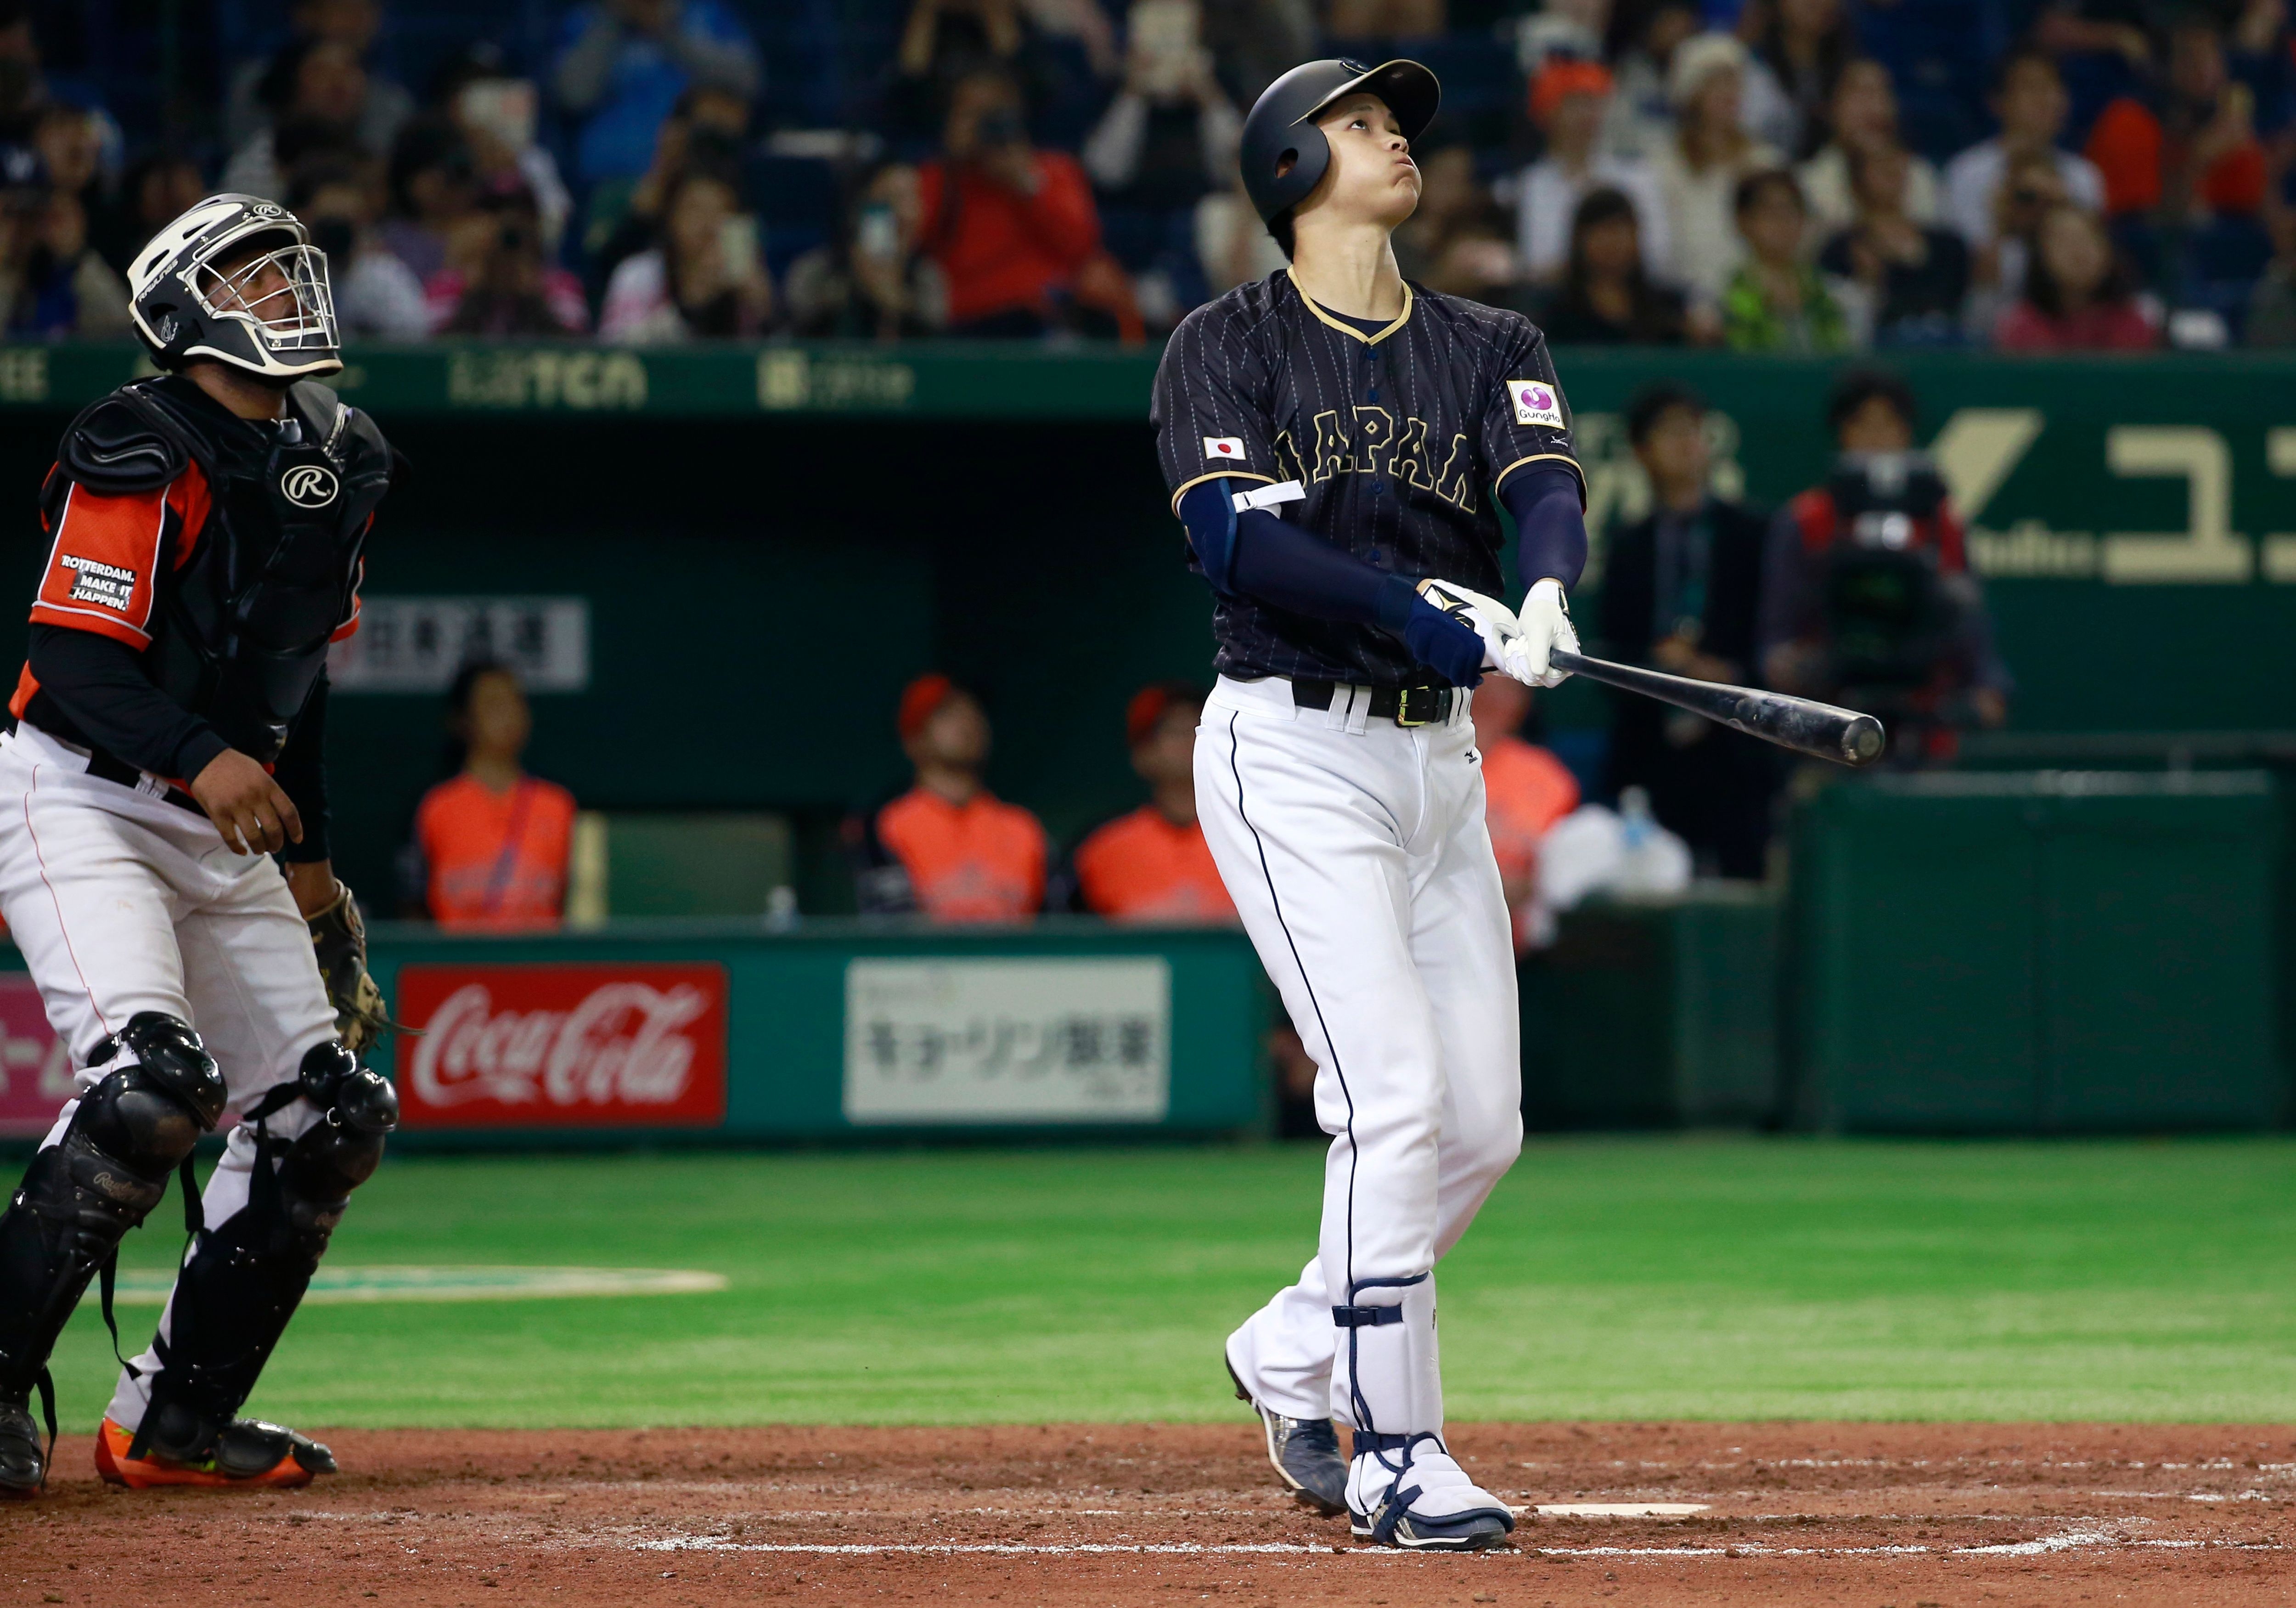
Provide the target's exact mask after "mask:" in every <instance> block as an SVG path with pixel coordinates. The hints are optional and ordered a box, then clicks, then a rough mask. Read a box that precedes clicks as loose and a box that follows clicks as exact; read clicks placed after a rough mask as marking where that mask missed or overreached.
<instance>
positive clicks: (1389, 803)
mask: <svg viewBox="0 0 2296 1608" xmlns="http://www.w3.org/2000/svg"><path fill="white" fill-rule="evenodd" d="M1368 697H1369V694H1368V692H1367V691H1366V690H1365V689H1362V688H1355V689H1350V688H1347V687H1341V689H1339V692H1338V694H1337V695H1336V696H1335V697H1334V698H1333V706H1332V708H1331V710H1328V711H1326V710H1302V709H1297V708H1295V707H1294V706H1293V704H1292V685H1291V683H1289V682H1288V681H1284V680H1282V679H1280V678H1275V677H1270V678H1268V679H1267V680H1264V681H1256V682H1245V681H1235V680H1232V679H1229V678H1227V677H1222V678H1221V681H1220V683H1219V685H1218V687H1217V688H1216V689H1214V691H1213V693H1212V695H1211V697H1210V701H1208V702H1207V704H1206V705H1205V708H1204V713H1203V719H1202V723H1201V726H1199V727H1198V728H1197V733H1196V808H1197V813H1198V815H1199V816H1200V817H1201V820H1202V822H1203V827H1204V836H1205V839H1206V841H1208V842H1209V843H1210V846H1211V851H1212V857H1213V859H1214V860H1215V861H1216V862H1217V863H1218V866H1219V869H1220V875H1221V877H1222V879H1223V880H1225V881H1226V883H1227V889H1228V892H1229V893H1230V895H1232V896H1233V897H1234V899H1235V906H1236V909H1237V910H1238V912H1239V913H1241V915H1242V917H1243V924H1244V928H1245V931H1248V932H1250V933H1251V940H1252V943H1253V945H1254V947H1256V948H1258V949H1259V958H1260V961H1261V963H1262V964H1264V965H1265V966H1266V967H1267V973H1268V975H1269V976H1270V977H1272V978H1273V979H1275V985H1276V987H1277V989H1279V990H1281V992H1282V994H1283V1004H1284V1006H1285V1008H1286V1009H1287V1010H1288V1011H1290V1013H1291V1015H1292V1025H1293V1026H1294V1027H1296V1028H1297V1029H1298V1030H1299V1032H1300V1039H1301V1040H1302V1042H1303V1043H1305V1044H1306V1046H1307V1047H1308V1054H1310V1055H1312V1056H1313V1057H1314V1058H1315V1061H1316V1119H1317V1120H1318V1121H1319V1122H1320V1123H1321V1124H1322V1126H1323V1128H1324V1131H1325V1132H1327V1133H1329V1134H1331V1136H1332V1148H1331V1153H1330V1156H1329V1159H1328V1161H1326V1164H1325V1168H1324V1219H1323V1230H1322V1233H1321V1235H1320V1236H1319V1238H1318V1242H1317V1251H1316V1257H1315V1259H1313V1260H1312V1261H1310V1262H1309V1263H1308V1266H1307V1267H1306V1268H1305V1269H1304V1270H1302V1272H1301V1273H1300V1281H1299V1283H1297V1284H1293V1285H1292V1286H1291V1287H1290V1288H1288V1289H1285V1290H1283V1291H1281V1292H1278V1293H1277V1294H1276V1296H1275V1299H1274V1300H1270V1301H1269V1302H1268V1303H1267V1306H1265V1307H1263V1308H1262V1309H1260V1310H1259V1311H1258V1312H1257V1313H1255V1314H1253V1316H1252V1317H1251V1318H1250V1319H1249V1320H1248V1321H1247V1322H1246V1323H1245V1324H1244V1325H1243V1326H1242V1328H1240V1329H1238V1330H1237V1331H1236V1332H1235V1333H1234V1334H1233V1335H1232V1336H1230V1338H1229V1340H1228V1342H1227V1355H1228V1360H1229V1363H1230V1365H1231V1366H1234V1368H1235V1370H1236V1372H1237V1374H1238V1375H1239V1376H1240V1377H1241V1378H1242V1381H1243V1383H1244V1386H1245V1388H1246V1389H1248V1390H1249V1391H1251V1393H1252V1396H1253V1398H1254V1399H1256V1400H1258V1401H1259V1402H1260V1403H1262V1404H1263V1405H1265V1406H1266V1407H1269V1408H1271V1409H1273V1410H1274V1411H1275V1412H1279V1413H1282V1414H1283V1415H1285V1416H1287V1417H1292V1418H1324V1417H1326V1416H1336V1417H1338V1418H1339V1419H1341V1421H1342V1422H1344V1423H1349V1424H1350V1425H1352V1426H1354V1427H1356V1428H1359V1429H1374V1430H1377V1431H1378V1432H1382V1433H1386V1434H1397V1433H1413V1432H1419V1431H1423V1430H1440V1429H1441V1428H1442V1423H1443V1405H1442V1387H1441V1382H1440V1376H1439V1366H1438V1360H1437V1356H1436V1349H1435V1290H1434V1277H1433V1269H1434V1267H1435V1264H1436V1262H1437V1261H1438V1260H1439V1259H1441V1258H1442V1256H1443V1254H1444V1252H1446V1251H1448V1250H1450V1248H1451V1247H1452V1246H1453V1245H1454V1244H1456V1243H1458V1239H1459V1236H1460V1235H1462V1234H1464V1232H1465V1231H1466V1227H1467V1225H1468V1224H1469V1223H1470V1222H1472V1220H1473V1219H1474V1216H1475V1213H1476V1211H1477V1210H1479V1209H1480V1207H1481V1205H1482V1203H1483V1201H1484V1199H1485V1198H1486V1197H1487V1196H1488V1194H1490V1192H1491V1188H1492V1186H1493V1185H1496V1184H1497V1182H1498V1180H1499V1178H1500V1177H1501V1176H1502V1175H1503V1174H1505V1171H1506V1169H1507V1168H1508V1166H1509V1165H1510V1164H1512V1163H1513V1161H1514V1158H1515V1156H1516V1154H1517V1153H1518V1152H1519V1151H1520V1150H1521V1145H1522V1117H1521V1077H1522V1073H1521V1054H1520V1034H1521V1026H1520V1021H1519V1018H1518V1017H1517V1014H1516V1006H1515V976H1514V948H1513V943H1512V941H1511V939H1510V936H1509V933H1510V928H1509V924H1508V916H1507V908H1506V899H1505V895H1504V894H1503V893H1502V892H1501V890H1500V887H1499V872H1498V866H1497V862H1496V861H1495V860H1494V859H1493V858H1492V855H1491V842H1490V835H1489V833H1488V831H1487V830H1486V829H1485V826H1484V824H1483V775H1482V765H1481V758H1480V755H1479V754H1477V753H1476V751H1475V746H1474V726H1473V724H1472V721H1471V720H1470V719H1469V718H1468V712H1467V709H1466V701H1465V700H1464V699H1462V700H1460V707H1459V708H1458V710H1456V713H1454V714H1453V715H1452V716H1451V718H1449V719H1448V720H1447V721H1445V722H1443V723H1441V724H1439V725H1433V726H1417V727H1409V728H1406V727H1399V726H1397V725H1395V723H1394V722H1393V721H1391V720H1375V719H1370V718H1367V716H1366V714H1365V703H1366V701H1367V700H1368ZM1339 1307H1349V1308H1357V1309H1363V1308H1375V1309H1377V1308H1394V1309H1398V1312H1397V1313H1396V1315H1395V1316H1394V1317H1392V1318H1390V1319H1387V1320H1383V1321H1379V1322H1375V1323H1365V1322H1363V1321H1361V1320H1362V1316H1363V1315H1362V1314H1361V1313H1359V1312H1358V1313H1356V1314H1351V1315H1350V1316H1351V1317H1352V1318H1353V1319H1354V1321H1351V1322H1350V1323H1349V1324H1348V1325H1346V1326H1341V1325H1339V1323H1338V1322H1337V1321H1336V1320H1335V1317H1334V1313H1333V1309H1334V1308H1339ZM1366 1419H1368V1420H1369V1422H1366Z"/></svg>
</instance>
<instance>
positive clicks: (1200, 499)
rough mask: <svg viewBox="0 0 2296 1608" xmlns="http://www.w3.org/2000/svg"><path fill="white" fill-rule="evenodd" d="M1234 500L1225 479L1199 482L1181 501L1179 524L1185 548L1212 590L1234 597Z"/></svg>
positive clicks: (1189, 489) (1188, 490)
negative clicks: (1189, 549) (1185, 538)
mask: <svg viewBox="0 0 2296 1608" xmlns="http://www.w3.org/2000/svg"><path fill="white" fill-rule="evenodd" d="M1235 518H1236V515H1235V496H1234V493H1233V492H1231V491H1230V490H1229V489H1228V482H1227V480H1226V477H1222V478H1220V479H1218V480H1200V481H1198V482H1197V483H1196V484H1195V485H1193V486H1191V487H1189V488H1188V489H1187V492H1186V493H1185V495H1184V496H1182V497H1181V498H1180V522H1181V524H1183V525H1185V527H1187V531H1188V546H1190V547H1192V548H1193V549H1194V551H1195V554H1196V562H1197V563H1198V564H1200V565H1201V566H1202V567H1203V571H1204V578H1205V579H1206V580H1208V581H1210V582H1211V586H1212V590H1213V591H1215V592H1218V593H1219V594H1221V595H1223V596H1229V595H1234V583H1233V577H1234V573H1235Z"/></svg>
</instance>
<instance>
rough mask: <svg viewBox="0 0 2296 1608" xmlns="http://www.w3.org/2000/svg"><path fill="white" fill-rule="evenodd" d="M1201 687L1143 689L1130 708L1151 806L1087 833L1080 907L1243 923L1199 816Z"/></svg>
mask: <svg viewBox="0 0 2296 1608" xmlns="http://www.w3.org/2000/svg"><path fill="white" fill-rule="evenodd" d="M1203 707H1204V695H1203V693H1202V692H1201V690H1199V689H1198V688H1196V687H1193V686H1190V685H1186V684H1185V683H1182V682H1171V683H1164V684H1160V685H1155V686H1149V687H1144V688H1142V689H1141V690H1140V692H1139V693H1136V694H1135V695H1134V697H1133V700H1132V701H1131V703H1130V704H1129V705H1128V706H1127V708H1126V710H1125V713H1124V727H1125V736H1126V737H1127V739H1128V741H1129V742H1130V744H1131V748H1132V768H1133V769H1134V770H1136V771H1137V772H1139V773H1140V779H1141V780H1142V781H1144V782H1145V783H1148V787H1149V799H1148V802H1146V803H1145V804H1143V805H1142V806H1141V807H1140V808H1137V809H1136V810H1134V811H1132V812H1131V813H1130V814H1129V815H1122V816H1118V817H1117V818H1116V819H1114V820H1113V821H1111V822H1109V823H1108V824H1107V825H1103V826H1101V827H1099V828H1097V829H1095V831H1093V832H1092V833H1089V834H1087V836H1086V838H1085V840H1084V841H1083V842H1081V843H1079V844H1078V845H1077V848H1076V853H1075V854H1074V856H1072V857H1071V860H1072V864H1073V866H1074V869H1075V878H1076V895H1075V899H1074V903H1075V905H1076V907H1078V909H1081V910H1086V911H1089V912H1091V913H1092V914H1093V915H1104V916H1106V917H1107V918H1108V919H1109V920H1111V921H1117V922H1143V923H1144V922H1163V923H1176V924H1177V923H1185V924H1192V925H1210V924H1213V923H1218V924H1221V925H1229V926H1232V925H1234V923H1235V919H1236V915H1235V901H1234V899H1231V898H1228V894H1227V888H1226V884H1225V883H1223V882H1221V881H1220V874H1219V868H1218V866H1214V865H1213V864H1212V851H1211V849H1210V847H1209V846H1208V845H1207V844H1206V843H1205V842H1204V829H1203V828H1202V826H1201V825H1198V824H1197V821H1196V765H1195V752H1196V721H1197V718H1198V717H1199V716H1201V714H1202V712H1203Z"/></svg>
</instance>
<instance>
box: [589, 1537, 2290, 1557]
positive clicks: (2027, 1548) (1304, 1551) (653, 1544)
mask: <svg viewBox="0 0 2296 1608" xmlns="http://www.w3.org/2000/svg"><path fill="white" fill-rule="evenodd" d="M633 1549H634V1550H635V1551H638V1552H702V1553H764V1554H785V1555H786V1554H794V1555H800V1556H806V1557H952V1556H961V1555H986V1556H990V1557H1095V1556H1110V1555H1113V1556H1126V1557H1265V1556H1292V1557H1299V1556H1315V1555H1323V1556H1334V1555H1336V1556H1357V1557H1366V1558H1395V1557H1403V1556H1408V1554H1406V1553H1402V1552H1398V1551H1395V1550H1391V1549H1390V1548H1386V1547H1378V1546H1305V1545H1302V1544H1300V1543H1299V1542H1293V1541H1166V1542H1137V1543H1135V1542H1122V1541H1037V1542H1029V1541H908V1542H897V1541H883V1542H876V1541H848V1542H830V1541H817V1542H808V1541H722V1540H717V1539H715V1538H710V1537H706V1536H676V1537H670V1538H665V1539H661V1540H654V1541H639V1542H636V1543H635V1544H634V1547H633ZM2140 1549H2149V1550H2153V1551H2193V1552H2286V1551H2288V1550H2289V1548H2288V1547H2287V1546H2285V1545H2284V1544H2282V1543H2279V1542H2273V1541H2169V1540H2132V1539H2127V1538H2122V1537H2120V1536H2116V1535H2112V1534H2109V1533H2107V1532H2105V1531H2103V1530H2073V1531H2070V1532H2068V1533H2066V1534H2063V1535H2055V1536H2045V1537H2043V1538H2040V1539H2038V1540H2033V1541H2013V1542H2006V1543H2003V1544H1999V1545H1996V1546H1760V1545H1759V1544H1740V1545H1735V1546H1520V1547H1515V1548H1512V1549H1511V1550H1513V1551H1516V1552H1518V1553H1522V1554H1528V1555H1534V1556H1538V1557H1542V1558H1658V1559H1666V1560H1674V1559H1691V1558H1725V1559H1737V1558H1882V1557H1920V1556H1934V1557H1940V1558H1948V1557H2038V1556H2042V1555H2054V1554H2060V1553H2070V1552H2122V1551H2136V1550H2140ZM1497 1555H1499V1554H1457V1553H1451V1554H1446V1556H1449V1557H1459V1556H1497Z"/></svg>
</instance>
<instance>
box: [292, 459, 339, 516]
mask: <svg viewBox="0 0 2296 1608" xmlns="http://www.w3.org/2000/svg"><path fill="white" fill-rule="evenodd" d="M341 490H342V483H341V482H340V481H339V480H336V479H335V472H334V471H333V470H332V469H329V468H327V467H325V466H324V464H296V465H295V467H294V468H292V469H291V470H289V471H288V472H286V473H285V474H283V475H281V476H280V477H279V495H280V496H283V497H285V498H286V499H287V500H288V501H289V502H291V503H292V504H294V505H295V506H297V507H298V508H324V507H325V506H326V505H328V504H330V503H332V502H333V501H334V500H335V498H336V496H338V495H339V494H340V492H341Z"/></svg>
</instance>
